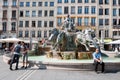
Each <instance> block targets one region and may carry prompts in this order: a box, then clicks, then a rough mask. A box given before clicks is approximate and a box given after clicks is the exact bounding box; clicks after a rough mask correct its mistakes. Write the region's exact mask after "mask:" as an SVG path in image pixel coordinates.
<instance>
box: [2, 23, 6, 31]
mask: <svg viewBox="0 0 120 80" xmlns="http://www.w3.org/2000/svg"><path fill="white" fill-rule="evenodd" d="M2 27H3V28H2V31H3V32H6V31H7V22H3V23H2Z"/></svg>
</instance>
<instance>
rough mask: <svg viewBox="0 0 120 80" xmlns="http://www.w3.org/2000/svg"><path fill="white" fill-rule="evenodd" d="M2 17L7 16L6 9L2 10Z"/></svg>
mask: <svg viewBox="0 0 120 80" xmlns="http://www.w3.org/2000/svg"><path fill="white" fill-rule="evenodd" d="M3 18H7V10H3Z"/></svg>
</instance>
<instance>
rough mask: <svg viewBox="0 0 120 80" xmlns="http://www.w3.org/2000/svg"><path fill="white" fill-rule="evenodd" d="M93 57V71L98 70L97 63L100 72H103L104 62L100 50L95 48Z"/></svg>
mask: <svg viewBox="0 0 120 80" xmlns="http://www.w3.org/2000/svg"><path fill="white" fill-rule="evenodd" d="M93 59H94V64H95V72H97V70H98V65H101V66H102V70H101V71H102V73H103V72H104V62H103V61H102V57H101V52H100V51H99V49H96V51H95V52H94V53H93ZM97 73H98V72H97Z"/></svg>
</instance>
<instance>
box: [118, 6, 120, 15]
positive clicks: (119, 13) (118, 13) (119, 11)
mask: <svg viewBox="0 0 120 80" xmlns="http://www.w3.org/2000/svg"><path fill="white" fill-rule="evenodd" d="M118 14H119V16H120V8H119V13H118Z"/></svg>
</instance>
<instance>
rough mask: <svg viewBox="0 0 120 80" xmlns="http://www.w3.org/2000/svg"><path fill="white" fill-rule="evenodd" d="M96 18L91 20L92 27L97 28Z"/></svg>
mask: <svg viewBox="0 0 120 80" xmlns="http://www.w3.org/2000/svg"><path fill="white" fill-rule="evenodd" d="M95 22H96V18H91V26H95V25H96V24H95Z"/></svg>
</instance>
